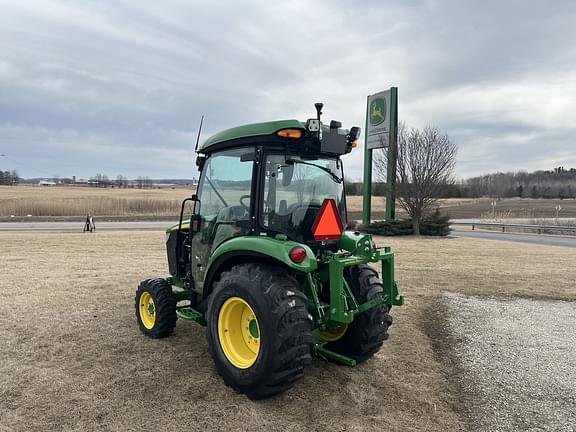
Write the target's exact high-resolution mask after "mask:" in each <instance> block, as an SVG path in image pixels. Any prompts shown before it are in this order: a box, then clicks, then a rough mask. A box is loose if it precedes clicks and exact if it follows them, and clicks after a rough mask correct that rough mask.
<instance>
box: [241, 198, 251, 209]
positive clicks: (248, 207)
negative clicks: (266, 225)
mask: <svg viewBox="0 0 576 432" xmlns="http://www.w3.org/2000/svg"><path fill="white" fill-rule="evenodd" d="M245 199H250V195H242V196H241V197H240V205H241V206H242V207H244V208H245V209H246V210H248V211H250V205H246V204H244V202H243V201H244V200H245Z"/></svg>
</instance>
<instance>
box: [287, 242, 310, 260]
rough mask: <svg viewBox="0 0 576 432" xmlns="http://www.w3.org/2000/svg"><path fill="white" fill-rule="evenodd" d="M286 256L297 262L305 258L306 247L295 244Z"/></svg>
mask: <svg viewBox="0 0 576 432" xmlns="http://www.w3.org/2000/svg"><path fill="white" fill-rule="evenodd" d="M288 256H289V257H290V259H291V260H292V261H294V262H295V263H297V264H299V263H301V262H302V261H304V260H305V259H306V256H307V253H306V249H304V248H303V247H302V246H296V247H294V248H292V250H291V251H290V252H289V253H288Z"/></svg>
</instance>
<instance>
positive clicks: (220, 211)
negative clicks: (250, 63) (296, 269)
mask: <svg viewBox="0 0 576 432" xmlns="http://www.w3.org/2000/svg"><path fill="white" fill-rule="evenodd" d="M321 108H322V107H321V104H320V105H318V106H317V110H318V111H317V118H315V119H309V120H308V121H307V122H305V123H303V122H299V121H297V120H281V121H275V122H267V123H259V124H252V125H246V126H241V127H237V128H234V129H229V130H226V131H223V132H221V133H219V134H217V135H214V136H213V137H211V138H209V139H208V140H207V141H206V142H204V144H203V145H202V146H201V147H200V148H199V156H198V159H197V165H198V168H199V171H200V180H199V184H198V191H197V194H196V195H195V196H194V197H193V200H194V201H195V208H194V216H193V217H192V219H194V221H193V223H192V224H187V223H186V221H183V220H182V218H183V213H182V214H181V220H180V223H179V225H178V226H174V227H173V228H172V230H171V231H170V232H169V235H168V243H169V245H168V259H169V263H170V270H171V273H172V274H173V275H174V276H178V277H184V276H186V275H187V274H191V275H192V277H193V278H194V280H195V281H202V280H203V279H204V271H205V269H206V266H207V260H208V257H209V255H210V252H211V251H213V250H215V249H216V248H218V246H220V245H222V244H223V243H224V242H225V241H226V240H229V239H230V238H232V237H238V236H260V237H272V238H276V237H279V238H286V239H288V240H292V241H296V242H300V243H304V244H306V245H308V246H310V247H311V248H312V249H313V250H317V249H332V250H337V249H338V241H339V240H340V236H341V234H342V232H343V231H344V228H345V226H346V199H345V194H344V173H343V166H342V161H341V160H340V156H341V155H343V154H346V153H349V152H350V151H351V150H352V149H353V148H354V147H355V146H356V142H357V139H358V137H359V134H360V128H357V127H353V128H352V129H351V130H345V129H342V128H341V123H340V122H337V121H334V120H333V121H331V122H330V124H329V126H325V125H323V124H322V123H321V121H320V114H321ZM319 215H320V216H323V217H319ZM177 227H179V228H177ZM190 230H191V231H192V233H191V234H192V235H191V236H190V235H189V233H190ZM194 231H197V232H194ZM187 241H189V242H190V243H189V244H185V243H186V242H187ZM178 245H179V247H177V246H178ZM190 251H192V255H191V259H190V258H189V256H190V255H189V254H190ZM177 263H178V264H177ZM186 264H188V265H186ZM196 283H197V284H198V283H199V284H200V285H201V284H202V282H196Z"/></svg>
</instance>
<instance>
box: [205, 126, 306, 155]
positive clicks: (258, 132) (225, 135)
mask: <svg viewBox="0 0 576 432" xmlns="http://www.w3.org/2000/svg"><path fill="white" fill-rule="evenodd" d="M305 128H306V125H305V124H304V123H302V122H300V121H298V120H294V119H292V120H277V121H271V122H264V123H252V124H247V125H243V126H238V127H234V128H231V129H226V130H223V131H222V132H218V133H217V134H215V135H212V136H211V137H210V138H208V139H207V140H206V141H204V142H203V143H202V144H201V145H200V147H199V149H198V151H199V152H200V153H206V152H210V150H211V148H212V147H214V146H216V145H217V144H221V143H224V142H226V141H233V140H238V139H242V138H249V137H254V136H265V135H273V134H275V133H276V132H278V131H279V130H281V129H305Z"/></svg>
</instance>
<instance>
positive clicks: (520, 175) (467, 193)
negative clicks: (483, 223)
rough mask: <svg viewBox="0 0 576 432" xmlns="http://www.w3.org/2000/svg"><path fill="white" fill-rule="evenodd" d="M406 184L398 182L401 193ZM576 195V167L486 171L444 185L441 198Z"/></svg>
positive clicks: (350, 186) (357, 186)
mask: <svg viewBox="0 0 576 432" xmlns="http://www.w3.org/2000/svg"><path fill="white" fill-rule="evenodd" d="M402 187H403V185H401V184H400V185H398V189H399V192H401V190H402ZM386 191H387V187H386V185H385V184H382V183H375V184H374V186H373V189H372V194H373V195H375V196H385V195H386ZM346 193H347V194H348V195H362V183H356V182H352V183H350V182H348V183H347V184H346ZM481 196H489V197H493V198H512V197H519V198H560V199H565V198H572V199H575V198H576V168H569V169H566V168H564V167H557V168H554V169H553V170H550V171H534V172H531V173H528V172H525V171H518V172H508V173H501V172H499V173H494V174H485V175H482V176H478V177H472V178H469V179H466V180H462V181H459V182H456V183H454V184H448V185H445V186H444V187H443V188H442V192H441V196H440V197H441V198H479V197H481Z"/></svg>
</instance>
